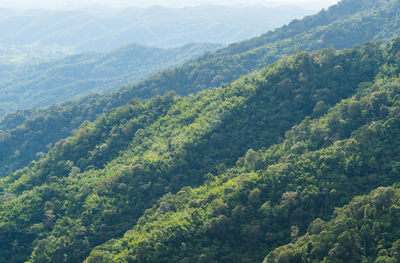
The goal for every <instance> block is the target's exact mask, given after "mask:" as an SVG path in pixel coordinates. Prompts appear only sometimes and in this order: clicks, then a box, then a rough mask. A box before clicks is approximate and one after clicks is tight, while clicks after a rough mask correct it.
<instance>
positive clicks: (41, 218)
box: [0, 44, 384, 262]
mask: <svg viewBox="0 0 400 263" xmlns="http://www.w3.org/2000/svg"><path fill="white" fill-rule="evenodd" d="M383 53H384V50H382V49H380V48H379V47H378V46H377V45H375V44H370V45H368V46H367V47H366V48H364V49H353V50H348V51H344V52H338V53H336V52H335V51H334V50H333V49H327V50H323V51H321V52H317V53H315V54H308V53H301V52H300V53H298V54H297V55H295V56H294V57H290V58H287V59H284V60H282V61H280V62H278V63H276V64H275V65H273V66H270V67H268V68H266V69H265V70H263V71H261V72H259V73H257V74H254V75H252V76H249V77H244V78H242V79H240V80H238V81H236V82H234V83H232V84H229V85H225V86H223V87H221V88H217V89H214V90H211V91H203V92H200V93H199V94H196V95H190V96H188V97H185V98H179V97H175V96H173V94H168V95H167V96H165V97H158V98H155V99H152V100H150V101H148V102H140V101H134V102H132V103H130V104H129V105H126V106H123V107H121V108H119V109H116V110H113V111H111V112H110V113H108V114H105V115H102V116H101V117H100V118H99V119H98V120H96V121H95V122H94V123H92V124H90V123H85V124H84V125H83V126H82V127H81V128H80V129H79V130H78V131H77V132H76V134H75V136H73V137H71V138H68V139H66V140H63V141H60V142H59V143H57V144H56V145H55V147H54V148H53V149H52V150H51V151H50V152H49V153H48V154H46V155H45V156H43V157H42V158H41V160H40V161H38V162H33V163H31V165H29V166H28V167H26V168H24V169H22V170H20V171H17V172H16V173H14V174H12V175H10V176H8V177H6V178H4V179H2V180H1V181H0V191H1V194H2V199H1V200H2V202H1V203H0V222H2V224H1V229H0V233H1V235H0V239H1V242H0V244H2V245H1V246H0V254H1V255H2V256H3V258H4V260H6V261H9V262H19V261H24V260H27V259H29V258H30V261H32V262H58V261H62V260H64V261H66V262H78V261H80V260H83V259H84V258H85V257H86V256H87V255H88V254H89V253H90V251H91V250H92V248H94V247H95V246H97V245H100V244H102V243H104V242H105V241H107V240H109V239H111V238H116V237H120V236H121V235H122V234H123V233H124V232H125V231H127V230H128V229H130V228H131V227H133V226H134V225H135V223H136V221H137V219H138V218H139V217H140V216H142V214H143V212H144V210H145V209H146V208H149V207H151V206H152V205H153V204H154V203H155V202H156V201H157V199H158V198H160V197H161V196H162V195H164V194H166V193H168V192H172V193H176V192H178V191H179V190H180V189H181V188H182V187H185V186H196V185H201V184H202V183H203V182H204V180H212V178H213V175H212V174H218V173H219V171H224V170H225V167H231V166H233V165H234V164H235V162H236V160H237V158H239V157H240V156H243V155H244V154H245V153H246V151H247V150H248V149H249V148H253V149H255V150H258V149H261V148H263V147H268V146H270V145H272V144H274V143H276V142H278V141H279V140H280V138H281V137H283V136H284V133H285V131H287V130H288V129H290V127H292V126H293V125H295V124H297V123H299V122H300V121H301V120H302V119H304V118H305V117H306V116H308V115H310V114H314V115H315V116H318V115H320V114H322V113H323V112H325V110H326V109H327V108H329V107H330V106H332V105H334V104H335V103H337V102H338V101H340V100H341V99H343V98H346V97H348V96H351V95H352V94H353V93H354V92H355V90H356V89H357V88H358V87H359V85H362V83H364V82H368V81H371V80H373V77H374V76H375V74H376V72H377V70H378V68H379V67H380V66H381V65H382V63H383V62H384V58H383ZM345 72H347V74H345ZM316 105H318V106H316ZM22 211H23V212H22ZM6 240H7V241H8V242H6ZM10 240H13V241H12V242H9V241H10ZM15 250H17V251H19V253H17V254H16V253H14V252H13V251H15ZM177 255H178V254H177Z"/></svg>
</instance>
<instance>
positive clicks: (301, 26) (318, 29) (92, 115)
mask: <svg viewBox="0 0 400 263" xmlns="http://www.w3.org/2000/svg"><path fill="white" fill-rule="evenodd" d="M399 7H400V4H399V1H398V0H392V1H383V0H381V1H376V0H369V1H366V0H343V1H341V2H339V3H338V4H337V5H334V6H332V7H330V8H329V9H327V10H323V11H321V12H319V13H317V14H315V15H313V16H309V17H306V18H304V19H302V20H294V21H292V22H291V23H289V24H288V25H287V26H284V27H281V28H278V29H276V30H274V31H272V32H267V33H265V34H263V35H261V36H259V37H256V38H253V39H249V40H247V41H242V42H239V43H235V44H232V45H229V46H227V47H226V48H223V49H219V50H217V51H216V52H212V53H207V54H206V55H204V56H201V57H199V58H197V59H194V60H192V61H190V62H188V63H185V64H184V65H182V66H180V67H176V68H173V69H168V70H165V71H162V72H159V73H157V74H155V75H154V76H152V77H151V78H148V79H146V80H144V81H142V82H140V83H137V84H135V85H130V86H127V87H124V88H122V89H120V90H118V91H116V92H113V93H110V94H104V95H96V96H89V97H85V98H82V99H80V100H74V101H68V102H65V103H64V104H62V105H54V106H51V107H49V108H46V109H34V110H24V111H19V112H16V113H13V114H9V115H7V116H5V118H4V119H3V120H2V121H1V122H0V148H1V149H2V151H1V152H0V174H2V175H3V176H5V175H7V174H8V173H9V172H11V171H15V170H16V169H18V168H21V167H23V166H25V165H26V164H28V163H29V162H30V161H32V160H34V159H37V158H38V157H37V156H36V157H35V155H36V154H37V153H40V152H47V151H48V147H47V146H50V145H52V144H54V143H56V142H57V141H58V140H60V139H62V138H65V137H67V136H69V135H71V132H72V131H73V130H74V129H76V128H78V127H79V125H80V124H81V123H82V122H83V121H85V120H89V121H93V120H95V119H96V117H97V116H98V114H102V113H105V112H107V111H109V110H110V109H113V108H116V107H119V106H122V105H125V104H126V103H128V102H130V101H131V100H132V99H134V98H151V97H153V96H155V95H160V94H166V93H167V92H169V91H171V90H174V91H176V92H177V94H179V95H188V94H191V93H195V92H198V91H200V90H204V89H210V88H213V87H217V86H220V85H223V84H224V83H229V82H230V81H233V80H235V79H238V78H239V77H240V76H243V75H245V74H249V73H251V72H254V71H256V70H260V69H262V68H263V67H265V66H266V65H268V64H269V63H271V62H274V61H276V60H277V59H279V58H280V57H282V56H285V55H288V54H293V53H295V52H296V50H299V49H300V50H301V49H302V50H308V51H312V50H316V49H320V48H325V47H328V46H329V45H332V46H333V47H336V48H346V47H352V46H353V45H356V44H362V43H364V42H366V41H370V40H385V41H387V40H390V39H391V38H393V37H395V36H396V35H397V34H399V33H400V27H399V26H398V25H399V24H398V21H400V18H399V17H400V13H398V12H397V10H398V9H399ZM48 127H51V128H50V129H49V128H48ZM18 152H19V153H23V154H14V153H18Z"/></svg>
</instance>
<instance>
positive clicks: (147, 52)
mask: <svg viewBox="0 0 400 263" xmlns="http://www.w3.org/2000/svg"><path fill="white" fill-rule="evenodd" d="M221 47H222V45H217V44H188V45H185V46H182V47H177V48H170V49H161V48H153V47H145V46H142V45H137V44H131V45H129V46H125V47H122V48H119V49H117V50H115V51H113V52H108V53H84V54H78V55H73V56H67V57H65V58H62V59H58V60H55V61H52V62H46V63H41V64H34V65H29V66H25V67H23V68H21V69H16V70H14V71H12V72H10V73H9V74H4V75H3V76H1V75H0V93H1V94H3V95H2V96H1V97H0V117H2V116H4V115H5V114H6V113H9V112H14V111H16V110H21V109H29V108H37V107H44V106H49V105H53V104H56V103H61V102H64V101H66V100H68V99H72V98H75V97H78V96H79V97H83V96H85V95H88V94H90V93H96V92H110V91H114V90H116V89H118V88H120V87H122V86H125V85H128V84H132V83H136V82H139V81H141V80H143V79H145V78H148V77H150V76H151V75H152V74H154V73H156V72H157V71H160V70H162V69H166V68H169V67H172V66H178V65H181V64H183V63H184V62H187V61H188V60H190V59H193V58H195V57H198V56H200V55H203V54H204V53H205V52H206V51H213V50H216V49H218V48H221ZM33 87H34V88H33Z"/></svg>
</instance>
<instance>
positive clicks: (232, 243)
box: [85, 39, 400, 262]
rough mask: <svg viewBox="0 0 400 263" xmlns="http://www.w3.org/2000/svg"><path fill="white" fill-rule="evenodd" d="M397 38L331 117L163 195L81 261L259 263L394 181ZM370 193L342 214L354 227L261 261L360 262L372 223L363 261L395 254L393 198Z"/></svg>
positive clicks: (399, 93)
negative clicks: (341, 208)
mask: <svg viewBox="0 0 400 263" xmlns="http://www.w3.org/2000/svg"><path fill="white" fill-rule="evenodd" d="M399 41H400V40H399V39H398V40H397V41H396V42H395V43H394V44H393V45H392V46H391V47H389V48H388V49H387V50H386V51H383V52H382V53H383V54H385V55H384V57H386V59H385V62H384V65H383V66H382V67H381V68H380V69H379V70H378V71H377V72H376V73H377V74H376V76H377V77H376V79H375V81H374V82H373V83H363V84H361V85H359V88H358V89H357V91H356V92H355V93H354V95H353V96H351V97H350V98H348V99H345V100H342V101H341V102H340V103H338V104H337V105H335V106H334V107H331V108H330V109H329V110H328V113H326V114H324V113H322V115H321V113H320V114H315V115H314V114H311V115H310V116H308V117H306V118H305V119H304V120H303V121H302V122H301V123H300V124H299V125H295V126H294V127H293V128H292V129H291V130H289V131H288V132H287V133H286V135H285V138H284V139H283V141H282V143H280V144H276V145H274V146H272V147H269V148H267V149H261V150H258V149H255V150H253V149H250V150H248V151H247V153H246V154H245V155H244V156H243V157H242V158H239V159H238V161H237V162H236V166H235V167H233V168H231V169H226V170H223V171H219V172H217V173H216V174H215V177H213V176H211V180H209V181H208V182H206V183H205V184H204V185H202V186H201V187H196V188H191V187H186V188H183V189H181V190H180V191H179V192H178V193H177V194H175V195H171V194H169V195H165V196H164V197H163V198H161V199H160V200H159V201H158V202H157V204H156V205H154V206H153V208H152V209H150V210H147V211H146V212H145V214H144V216H142V217H141V218H140V219H139V221H138V223H137V224H136V226H135V227H134V228H133V229H132V230H131V231H128V232H127V233H126V234H125V235H124V237H123V238H122V239H117V240H111V241H110V242H108V243H106V244H104V245H102V246H100V247H98V248H96V249H95V250H94V251H93V252H92V253H91V256H90V257H89V258H88V259H87V260H86V261H85V262H99V261H100V262H261V261H262V260H263V258H264V256H265V255H266V254H268V252H269V251H271V250H272V249H274V248H275V247H276V246H279V245H282V244H285V243H288V242H290V241H296V240H297V238H298V237H299V236H300V235H302V234H303V233H304V232H305V231H306V230H307V227H308V224H309V223H310V222H312V221H313V220H314V219H315V218H317V217H320V218H323V219H329V218H330V216H331V215H332V213H333V211H334V208H335V207H337V206H342V205H345V204H346V203H348V202H349V201H350V200H351V199H352V198H353V197H354V196H356V195H360V194H367V193H368V192H369V191H371V190H373V189H374V188H376V187H379V186H390V185H393V184H395V183H398V180H399V171H398V165H399V163H400V151H399V140H398V138H399V136H400V128H399V127H400V125H399V124H400V122H399V121H400V118H399V116H400V115H399V110H400V108H399V105H400V104H399V103H400V102H399V98H400V81H399V79H398V74H399V73H400V68H399V65H400V64H399V62H400V59H399V58H400V57H399V54H400V45H399V44H400V42H399ZM387 51H388V53H386V52H387ZM378 53H380V52H378ZM314 61H315V59H314ZM317 61H318V59H317ZM360 61H363V60H362V59H361V60H360ZM367 64H371V63H370V62H369V63H367ZM367 64H363V65H361V64H358V65H359V66H360V67H361V68H362V67H365V66H366V65H367ZM353 66H355V64H353ZM356 67H357V66H356ZM335 68H336V69H337V67H335ZM303 73H304V72H302V71H300V72H298V74H300V75H302V74H303ZM344 75H347V74H346V73H345V74H344ZM312 79H313V78H311V77H310V76H309V75H308V81H312ZM307 83H308V82H307ZM304 86H307V84H306V85H304ZM291 91H292V92H296V90H291ZM321 104H322V103H317V104H316V105H315V108H314V111H313V112H314V113H316V112H318V109H319V108H320V105H321ZM319 116H320V117H319ZM373 196H374V199H373V200H374V202H373V206H372V205H371V206H370V208H369V209H370V210H368V211H370V212H368V211H367V212H365V211H366V210H363V209H362V208H361V207H360V206H361V205H362V203H360V202H357V201H356V202H357V203H356V205H354V203H352V204H351V206H352V207H355V208H354V210H351V212H352V214H350V215H347V216H349V217H350V216H351V217H355V218H357V219H358V220H361V218H362V217H363V215H364V217H365V220H367V221H366V222H365V223H362V222H360V221H354V220H353V221H351V220H346V218H343V217H341V216H343V215H344V213H341V214H339V216H338V219H336V221H335V222H333V223H330V224H329V225H324V224H323V223H321V220H317V221H316V222H317V223H313V224H312V225H310V227H309V228H308V229H309V231H316V234H318V233H321V234H320V235H318V236H315V237H313V239H312V240H313V242H315V243H311V244H306V245H304V244H305V243H304V242H303V241H304V240H305V242H306V243H309V242H308V240H307V235H306V236H305V237H303V238H301V239H300V242H299V243H298V244H297V243H296V244H295V245H288V246H287V248H286V247H284V248H281V249H279V250H277V251H276V252H274V253H272V254H270V255H269V256H268V257H267V258H266V262H300V259H303V260H304V261H303V262H313V260H317V261H316V262H320V260H322V259H324V258H325V257H326V258H329V260H328V261H326V262H361V258H362V255H359V254H357V253H356V251H358V252H362V251H363V250H362V249H361V248H358V247H357V244H358V243H357V242H360V243H359V244H362V243H363V242H362V241H358V240H357V236H356V235H357V234H356V233H354V232H355V231H361V230H360V228H359V227H362V225H363V224H365V225H366V226H365V227H371V228H372V226H375V227H376V228H374V232H372V231H371V232H369V234H370V235H376V238H377V240H376V241H373V240H371V236H370V237H369V238H370V239H369V240H370V242H369V243H368V246H369V247H368V249H369V250H368V251H367V250H365V254H364V256H365V257H371V256H372V258H374V257H375V258H376V257H384V256H387V257H388V258H389V257H391V256H392V255H393V256H396V255H395V254H391V253H392V252H393V250H394V249H396V248H395V246H396V244H394V242H395V241H396V240H397V239H398V238H399V236H398V233H397V232H396V231H397V229H398V226H399V225H398V222H397V221H398V220H397V221H396V219H397V214H395V213H397V212H396V211H397V210H396V209H397V207H396V206H395V205H393V206H392V204H394V203H393V202H395V200H396V199H395V192H394V191H393V190H390V188H379V189H378V190H376V192H374V194H373ZM358 200H359V199H358ZM365 204H366V203H365ZM390 207H392V208H391V209H389V208H390ZM389 210H390V211H389ZM363 213H366V214H363ZM389 213H390V215H391V216H390V219H389V218H388V216H389ZM360 217H361V218H360ZM338 220H344V222H342V223H341V224H339V223H337V221H338ZM368 220H369V221H368ZM389 222H390V224H389ZM336 227H338V228H336ZM345 227H346V228H347V229H346V228H345ZM353 228H354V230H352V229H353ZM325 229H326V231H324V230H325ZM347 230H348V233H345V232H346V231H347ZM328 231H331V232H332V231H334V232H333V233H329V232H328ZM363 231H364V232H363V233H364V235H366V232H368V230H366V229H364V230H363ZM327 232H328V233H327ZM349 232H350V233H349ZM360 235H361V234H360ZM364 238H366V237H364ZM354 240H357V242H355V241H354ZM337 242H339V243H337ZM392 244H393V248H392ZM365 247H367V245H366V244H365ZM313 248H315V250H313ZM357 249H359V250H357ZM385 249H386V250H388V251H385ZM389 249H391V251H392V252H391V251H390V250H389ZM310 251H311V252H310ZM308 253H311V254H308ZM302 256H303V257H302ZM307 259H310V260H309V261H308V260H307ZM380 262H382V261H380Z"/></svg>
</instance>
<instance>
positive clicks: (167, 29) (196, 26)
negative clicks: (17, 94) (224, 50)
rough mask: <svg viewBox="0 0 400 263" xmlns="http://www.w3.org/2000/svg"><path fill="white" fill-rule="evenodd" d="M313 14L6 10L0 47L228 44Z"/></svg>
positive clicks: (283, 8)
mask: <svg viewBox="0 0 400 263" xmlns="http://www.w3.org/2000/svg"><path fill="white" fill-rule="evenodd" d="M313 12H314V10H309V9H306V10H305V9H303V8H301V7H299V6H289V5H278V6H277V7H266V6H249V7H242V6H210V5H203V6H195V7H186V8H167V7H162V6H153V7H149V8H125V9H112V8H108V7H102V6H92V7H88V8H86V9H81V10H28V11H9V12H8V11H4V12H0V34H1V36H2V37H1V40H0V44H1V45H4V46H6V47H17V48H20V49H21V50H22V51H24V50H27V49H28V50H29V48H33V49H35V48H36V49H38V51H40V50H43V49H44V48H48V49H53V50H60V51H67V52H68V51H73V52H79V53H81V52H88V51H98V52H103V51H112V50H114V49H117V48H119V47H121V46H125V45H128V44H130V43H138V44H142V45H146V46H157V47H176V46H181V45H185V44H188V43H192V42H204V43H210V42H211V43H223V44H228V43H232V42H237V41H240V40H244V39H248V38H250V37H254V36H257V35H260V34H262V33H264V32H266V31H267V30H271V29H274V28H276V27H279V26H282V25H284V24H286V23H288V22H289V21H290V20H292V19H294V18H302V17H304V16H305V15H309V14H311V13H313Z"/></svg>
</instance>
